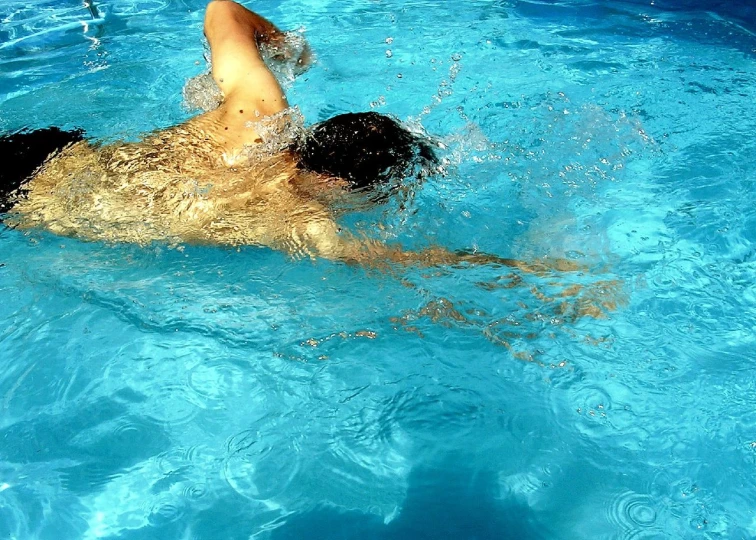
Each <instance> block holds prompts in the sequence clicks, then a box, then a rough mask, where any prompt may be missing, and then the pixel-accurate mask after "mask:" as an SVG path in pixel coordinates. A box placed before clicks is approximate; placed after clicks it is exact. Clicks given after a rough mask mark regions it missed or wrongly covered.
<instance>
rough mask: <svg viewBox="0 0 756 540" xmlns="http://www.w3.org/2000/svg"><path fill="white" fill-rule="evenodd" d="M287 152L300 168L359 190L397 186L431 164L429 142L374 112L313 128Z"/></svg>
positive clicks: (341, 117) (336, 118)
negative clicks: (290, 152) (344, 181)
mask: <svg viewBox="0 0 756 540" xmlns="http://www.w3.org/2000/svg"><path fill="white" fill-rule="evenodd" d="M292 150H293V151H294V153H295V154H296V156H297V160H298V166H299V167H301V168H303V169H307V170H309V171H313V172H317V173H321V174H327V175H329V176H336V177H339V178H342V179H344V180H346V181H347V182H348V183H349V184H350V186H351V187H352V188H353V189H358V190H359V189H370V188H373V187H379V186H381V185H387V184H388V185H393V184H396V183H397V182H398V181H400V180H401V179H402V178H405V177H407V176H409V175H411V174H413V173H414V172H416V171H417V170H424V169H425V168H426V167H427V166H428V165H431V164H433V163H435V162H436V155H435V154H434V152H433V149H432V148H431V146H430V144H429V143H428V141H426V140H424V139H422V138H421V137H419V136H417V135H415V134H413V133H410V132H409V131H407V129H405V128H404V127H402V125H401V124H400V123H399V122H397V121H396V120H394V119H393V118H391V117H389V116H385V115H382V114H378V113H375V112H366V113H347V114H340V115H338V116H334V117H333V118H331V119H329V120H326V121H325V122H320V123H318V124H315V125H314V126H312V127H311V128H310V129H309V130H308V133H307V135H305V136H304V137H302V138H301V139H299V140H298V141H296V142H295V143H294V145H293V147H292Z"/></svg>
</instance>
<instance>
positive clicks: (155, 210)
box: [0, 0, 567, 271]
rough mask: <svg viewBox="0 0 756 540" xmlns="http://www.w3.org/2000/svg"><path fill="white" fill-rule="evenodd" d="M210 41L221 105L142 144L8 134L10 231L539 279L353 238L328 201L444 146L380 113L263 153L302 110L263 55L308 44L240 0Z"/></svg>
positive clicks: (484, 258) (219, 14)
mask: <svg viewBox="0 0 756 540" xmlns="http://www.w3.org/2000/svg"><path fill="white" fill-rule="evenodd" d="M204 32H205V36H206V37H207V40H208V42H209V44H210V51H211V57H212V77H213V79H214V80H215V82H216V83H217V85H218V87H219V88H220V90H221V92H222V94H223V99H222V102H221V104H220V105H219V106H218V107H217V108H216V109H214V110H212V111H209V112H206V113H204V114H201V115H199V116H196V117H194V118H192V119H190V120H189V121H187V122H185V123H183V124H180V125H178V126H174V127H171V128H168V129H165V130H161V131H158V132H155V133H153V134H150V135H148V136H146V137H145V138H144V139H143V140H142V141H140V142H136V143H118V144H111V145H104V146H100V145H96V144H90V143H89V142H88V141H86V140H85V139H84V136H83V133H82V132H80V131H74V132H64V131H61V130H58V129H57V128H48V129H45V130H38V131H35V132H26V133H25V132H21V133H15V134H11V135H6V136H2V137H0V148H2V150H3V154H4V155H6V156H7V159H6V162H12V163H13V164H14V165H13V166H12V167H10V168H6V170H5V171H4V172H2V173H1V174H2V176H0V213H5V214H6V215H5V217H4V218H3V219H4V222H5V223H6V224H7V225H8V226H11V227H15V228H18V229H27V230H28V229H37V228H43V229H47V230H49V231H51V232H53V233H55V234H59V235H63V236H70V237H77V238H82V239H86V240H95V241H107V242H133V243H138V244H148V243H151V242H166V243H169V244H173V245H178V244H182V243H194V244H215V245H224V246H242V245H256V246H266V247H270V248H273V249H277V250H282V251H284V252H286V253H288V254H289V255H291V256H293V257H310V258H318V257H322V258H326V259H331V260H339V261H344V262H347V263H359V264H366V265H380V264H386V263H392V262H398V263H403V264H417V265H437V264H455V263H461V262H468V263H473V264H481V263H482V264H487V263H497V264H504V265H507V266H516V267H519V268H522V269H527V270H529V271H530V270H533V269H534V268H535V270H534V271H538V269H539V266H538V265H536V266H533V265H527V264H525V263H521V262H519V261H513V260H510V259H502V258H499V257H495V256H489V255H482V254H477V253H454V252H451V251H449V250H446V249H443V248H439V247H433V248H427V249H425V250H422V251H406V250H404V249H402V248H401V246H398V245H394V246H391V245H387V244H384V243H382V242H380V241H378V240H374V239H370V238H367V237H362V236H359V235H357V234H354V233H351V232H348V231H345V230H342V229H341V228H340V227H339V225H338V224H337V222H336V219H335V210H334V208H333V205H331V204H329V201H333V200H334V195H333V194H334V193H344V192H348V191H350V190H351V191H354V190H357V191H360V190H371V189H380V188H381V186H387V185H390V184H391V183H392V182H396V179H398V178H402V177H404V176H406V175H409V174H411V173H412V171H417V170H418V169H424V168H425V169H427V168H428V167H430V166H432V164H433V162H434V160H435V155H434V152H433V148H432V146H431V145H430V144H429V142H428V141H427V140H424V139H423V138H421V137H419V136H417V135H414V134H412V133H410V132H409V131H408V130H406V129H405V128H404V127H402V126H401V124H400V123H399V122H397V121H396V120H394V119H392V118H390V117H388V116H384V115H379V114H377V113H374V112H370V113H357V114H354V113H350V114H343V115H339V116H336V117H334V118H331V119H330V120H327V121H325V122H322V123H320V124H316V125H315V126H313V127H312V128H310V129H309V130H308V132H307V133H306V135H305V136H302V137H299V138H297V139H296V140H294V141H291V142H290V144H288V145H287V146H285V147H284V148H281V149H280V151H277V152H273V153H264V152H254V149H255V147H258V146H260V145H262V144H263V143H264V141H263V133H262V131H263V130H262V129H261V127H263V126H265V123H266V122H267V124H268V127H267V128H266V129H268V128H270V127H271V125H272V128H275V127H276V124H280V123H286V122H288V121H289V118H288V115H287V111H289V110H290V109H289V104H288V102H287V100H286V97H285V95H284V91H283V89H282V88H281V86H280V85H279V83H278V81H277V80H276V78H275V76H274V75H273V74H272V72H271V70H270V69H269V66H268V65H266V63H265V61H264V59H263V54H262V53H261V47H267V48H268V50H270V51H272V52H273V54H272V55H270V56H271V59H269V61H286V62H292V63H293V64H294V65H295V66H296V67H297V68H298V70H300V71H302V70H305V69H306V68H307V67H308V65H309V63H310V61H311V53H310V49H309V47H308V46H307V45H306V44H304V46H300V47H292V46H291V44H290V43H289V42H288V41H287V34H286V33H284V32H282V31H281V30H279V29H278V28H277V27H276V26H274V25H273V24H272V23H271V22H269V21H268V20H266V19H265V18H263V17H261V16H260V15H258V14H256V13H254V12H252V11H250V10H248V9H247V8H245V7H243V6H241V5H239V4H237V3H235V2H233V1H232V0H213V1H211V2H210V3H209V5H208V6H207V10H206V13H205V21H204ZM279 127H280V126H279ZM274 131H275V129H274ZM40 163H41V165H40ZM337 198H338V197H335V199H337ZM565 262H567V261H565Z"/></svg>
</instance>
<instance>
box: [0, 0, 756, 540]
mask: <svg viewBox="0 0 756 540" xmlns="http://www.w3.org/2000/svg"><path fill="white" fill-rule="evenodd" d="M654 4H655V5H654ZM254 6H255V8H256V9H257V10H259V11H260V12H261V13H263V14H264V15H266V16H268V17H270V18H271V19H272V20H273V21H275V22H276V23H277V24H278V25H279V26H281V27H284V28H300V27H302V28H303V29H304V32H305V35H306V36H307V38H308V39H309V41H310V42H311V44H312V46H313V48H314V50H315V51H316V53H317V63H316V64H315V65H314V67H313V68H312V69H311V70H310V71H309V72H307V73H306V74H305V75H303V76H302V77H301V78H299V79H297V80H296V81H295V82H293V83H289V85H288V88H287V93H288V96H289V99H290V101H291V102H292V103H293V104H296V105H298V106H299V108H300V110H301V111H302V113H303V114H304V116H305V117H306V118H307V120H308V121H309V122H314V121H317V120H320V119H324V118H327V117H330V116H332V115H333V114H337V113H341V112H345V111H358V110H370V109H374V110H377V111H379V112H384V113H390V114H393V115H395V116H396V117H398V118H401V119H402V120H405V121H407V122H409V123H411V124H413V125H416V126H422V127H423V128H424V129H425V130H426V131H427V132H428V133H430V134H431V135H432V136H434V137H435V138H437V139H438V141H439V142H440V143H441V144H443V146H444V147H445V150H444V151H443V158H444V163H445V169H446V171H445V174H439V175H437V176H435V177H433V178H430V179H429V180H428V181H427V182H426V183H425V184H424V185H423V186H422V187H421V188H420V189H418V190H417V191H416V193H415V194H414V197H413V198H410V199H406V200H403V201H402V204H400V203H399V202H397V201H394V202H392V203H389V204H388V205H386V206H384V207H380V208H377V209H375V210H373V211H367V212H363V213H359V214H353V215H350V216H346V217H345V218H344V222H345V225H347V226H349V227H352V228H354V229H358V230H364V231H369V232H370V234H371V235H373V236H375V237H377V238H382V239H385V240H386V241H388V242H401V243H402V244H403V245H405V246H408V247H414V248H418V247H421V246H424V245H428V244H431V243H434V244H440V245H443V246H447V247H449V248H453V249H480V250H482V251H486V252H490V253H496V254H499V255H502V256H507V257H515V258H519V259H523V260H533V259H536V258H540V257H544V256H552V257H567V258H571V259H574V260H576V261H578V262H580V263H581V264H584V265H587V267H588V270H587V271H584V272H579V273H578V272H565V273H560V272H553V273H550V274H547V275H541V276H533V275H525V274H517V273H515V275H513V273H512V271H511V270H509V269H502V268H499V267H494V266H482V267H475V268H473V267H466V268H437V269H430V270H428V269H426V270H418V269H406V270H397V271H395V272H393V273H381V272H378V271H368V270H363V269H360V268H354V267H349V266H345V265H343V264H339V263H330V262H326V261H317V262H309V261H291V260H288V259H287V258H286V257H285V256H284V255H282V254H280V253H276V252H273V251H270V250H267V249H260V248H252V247H250V248H245V249H240V250H230V249H220V248H212V247H196V246H184V247H182V248H180V249H176V248H170V247H167V246H161V245H153V246H150V247H147V248H144V247H137V246H130V245H106V244H100V243H87V242H81V241H77V240H72V239H67V238H60V237H55V236H53V235H51V234H48V233H45V232H43V231H35V232H31V233H22V232H19V231H5V232H3V233H2V234H0V291H1V292H0V294H1V295H2V297H1V298H2V302H0V538H13V539H37V538H39V539H61V538H63V539H69V538H70V539H79V538H81V539H92V538H109V539H116V538H117V539H129V540H131V539H172V538H177V539H179V538H180V539H192V540H199V539H237V538H238V539H242V538H244V539H246V538H265V539H267V538H270V539H274V540H278V539H286V538H292V539H294V538H308V539H309V538H323V539H331V538H380V539H388V538H390V539H404V538H412V539H418V538H420V539H422V538H427V539H437V538H455V539H456V538H476V539H500V538H513V539H530V538H543V539H582V538H591V539H593V538H596V539H602V538H606V539H610V538H611V539H615V538H752V537H754V536H756V477H755V476H754V474H753V473H754V467H755V466H756V371H755V370H754V367H755V366H756V352H754V351H756V332H755V330H756V328H755V327H756V285H755V284H754V283H755V282H756V243H755V242H756V210H755V209H756V142H755V141H756V138H755V137H754V133H756V105H754V102H756V21H755V17H754V9H753V7H752V6H751V5H750V4H747V3H741V4H740V5H738V6H732V5H729V3H725V2H713V3H708V4H707V5H706V6H704V5H703V3H699V2H695V1H692V0H691V1H688V2H683V1H679V2H674V1H673V0H666V1H663V2H655V3H654V2H650V1H649V2H642V1H640V0H638V1H635V2H617V1H613V2H599V1H593V2H591V1H587V0H564V1H561V2H536V1H520V0H497V1H493V0H492V1H465V2H429V1H422V0H418V1H412V2H405V1H399V0H385V1H380V0H348V1H340V2H335V1H329V0H283V1H281V2H274V1H272V0H260V1H259V2H255V3H254ZM96 7H97V8H98V10H99V14H100V16H101V17H102V19H101V20H93V19H92V16H91V14H90V13H89V11H88V10H87V9H85V7H84V6H83V5H82V3H81V2H76V1H74V0H35V1H31V2H20V1H16V0H5V1H4V2H3V3H2V5H1V6H0V20H1V21H2V26H0V66H2V69H1V70H0V129H2V130H12V129H18V128H21V127H25V126H26V127H31V128H37V127H44V126H47V125H59V126H64V127H69V128H70V127H82V128H84V129H85V130H86V131H87V132H88V133H89V134H90V135H91V136H92V137H95V138H97V139H99V140H102V141H106V142H107V141H113V140H117V139H133V138H136V137H138V135H139V134H140V133H143V132H145V131H149V130H153V129H156V128H160V127H165V126H169V125H172V124H175V123H177V122H180V121H182V120H184V119H186V118H188V117H189V116H190V115H191V113H190V112H188V111H187V110H186V109H185V108H184V107H183V105H182V98H181V91H182V88H183V86H184V84H185V82H186V81H187V79H189V78H191V77H193V76H195V75H197V74H199V73H201V72H202V71H203V70H204V60H203V44H202V40H201V22H202V16H203V9H204V2H201V1H195V0H109V1H107V2H106V1H104V0H103V1H102V2H98V3H97V5H96ZM572 293H574V295H572V296H571V295H570V294H572ZM581 307H582V308H591V307H595V308H596V309H597V310H598V311H595V310H594V311H593V314H594V315H599V316H598V317H591V316H578V313H579V312H580V309H579V308H581Z"/></svg>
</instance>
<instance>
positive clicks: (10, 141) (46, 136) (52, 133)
mask: <svg viewBox="0 0 756 540" xmlns="http://www.w3.org/2000/svg"><path fill="white" fill-rule="evenodd" d="M81 140H84V132H83V131H82V130H79V129H76V130H73V131H63V130H61V129H59V128H57V127H49V128H44V129H36V130H34V131H17V132H15V133H10V134H7V135H0V161H1V162H2V164H1V165H0V214H3V213H5V212H7V211H8V210H10V209H11V208H12V207H13V204H14V199H15V197H14V195H15V194H16V193H18V191H19V188H22V186H23V185H24V184H25V183H26V182H27V181H28V180H29V179H30V177H31V176H32V174H34V171H36V170H37V169H38V168H39V166H40V165H42V164H43V163H44V162H45V160H46V159H47V158H48V157H49V156H50V155H51V154H53V153H56V152H59V151H60V150H62V149H63V148H65V147H66V146H68V145H69V144H72V143H75V142H78V141H81ZM21 191H22V192H23V189H21Z"/></svg>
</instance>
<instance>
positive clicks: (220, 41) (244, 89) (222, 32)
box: [205, 0, 289, 116]
mask: <svg viewBox="0 0 756 540" xmlns="http://www.w3.org/2000/svg"><path fill="white" fill-rule="evenodd" d="M205 36H206V37H207V40H208V42H209V43H210V52H211V55H212V64H213V78H214V79H215V82H216V83H217V84H218V87H219V88H220V89H221V91H222V92H223V96H224V100H225V102H226V103H227V104H229V106H230V107H235V106H236V105H237V104H238V105H239V106H240V107H244V106H247V108H249V107H250V106H252V107H254V108H255V110H256V112H258V113H259V115H262V116H269V115H272V114H275V113H277V112H280V111H282V110H284V109H285V108H287V107H288V106H289V104H288V103H287V101H286V96H285V95H284V91H283V89H282V88H281V86H280V85H279V84H278V81H277V80H276V78H275V76H274V75H273V74H272V73H271V72H270V70H269V69H268V66H266V65H265V62H264V61H263V59H262V56H261V54H260V49H259V46H258V44H259V43H261V42H266V41H271V40H279V39H283V38H284V35H283V32H281V31H280V30H279V29H278V28H276V27H275V25H273V24H272V23H271V22H270V21H268V20H266V19H265V18H263V17H261V16H260V15H258V14H257V13H254V12H252V11H250V10H248V9H247V8H245V7H244V6H241V5H239V4H237V3H236V2H233V1H231V0H213V1H212V2H210V4H208V6H207V10H206V12H205ZM241 110H243V108H242V109H241ZM249 112H250V113H252V112H253V111H249Z"/></svg>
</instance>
